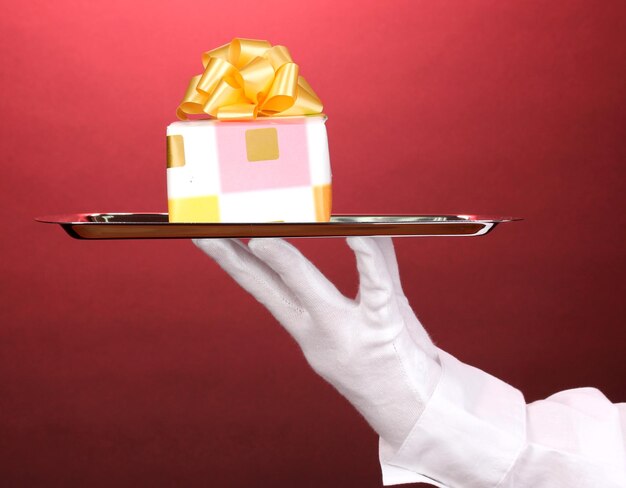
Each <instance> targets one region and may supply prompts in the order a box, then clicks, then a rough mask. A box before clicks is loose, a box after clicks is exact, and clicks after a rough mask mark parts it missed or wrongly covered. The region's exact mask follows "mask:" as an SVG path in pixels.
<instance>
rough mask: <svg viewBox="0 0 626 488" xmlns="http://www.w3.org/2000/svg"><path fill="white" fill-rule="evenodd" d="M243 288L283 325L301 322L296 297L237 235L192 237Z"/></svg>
mask: <svg viewBox="0 0 626 488" xmlns="http://www.w3.org/2000/svg"><path fill="white" fill-rule="evenodd" d="M193 242H194V244H195V245H196V246H198V247H199V248H200V249H201V250H202V251H204V252H205V253H206V254H207V255H208V256H210V257H212V258H213V259H214V260H215V261H216V262H217V263H218V264H219V265H220V267H221V268H222V269H223V270H224V271H226V272H227V273H228V274H229V275H230V276H231V277H232V278H233V279H234V280H235V281H236V282H237V283H238V284H239V285H240V286H241V287H242V288H243V289H244V290H246V291H247V292H248V293H250V294H251V295H252V296H254V297H255V298H256V299H257V300H258V301H259V302H261V303H262V304H263V305H265V306H266V307H267V309H268V310H269V311H270V312H271V313H272V315H274V317H276V319H277V320H278V321H279V322H280V323H281V324H283V326H285V327H286V328H289V327H290V326H292V324H294V323H295V324H297V326H302V324H301V322H302V316H303V315H304V314H305V312H304V309H303V308H302V305H301V304H300V302H299V301H298V299H297V297H296V296H295V295H294V294H293V293H291V291H290V290H289V288H287V287H286V286H285V284H284V283H283V282H282V280H281V279H280V277H279V276H278V275H277V274H276V273H275V272H274V271H273V270H272V269H271V268H270V267H269V266H267V265H266V264H265V263H263V262H262V261H261V260H260V259H258V258H257V257H256V256H254V254H252V253H251V252H250V251H249V250H248V248H247V246H246V245H245V244H243V243H242V242H240V241H239V240H237V239H194V240H193Z"/></svg>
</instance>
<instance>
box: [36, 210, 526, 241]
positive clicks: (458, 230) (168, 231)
mask: <svg viewBox="0 0 626 488" xmlns="http://www.w3.org/2000/svg"><path fill="white" fill-rule="evenodd" d="M36 220H37V221H38V222H44V223H50V224H59V225H61V227H63V229H64V230H65V231H66V232H67V233H68V234H69V235H70V236H72V237H74V238H76V239H191V238H231V237H233V238H234V237H236V238H249V237H345V236H414V237H435V236H437V237H450V236H465V237H472V236H481V235H485V234H487V233H488V232H489V231H491V230H492V229H493V228H494V227H495V226H496V225H497V224H500V223H502V222H510V221H513V220H519V219H515V218H511V217H486V216H477V215H334V216H333V217H332V218H331V221H330V222H303V223H282V222H272V223H177V222H176V223H171V222H168V221H167V214H166V213H79V214H67V215H53V216H47V217H38V218H36Z"/></svg>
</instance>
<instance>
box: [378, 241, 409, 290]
mask: <svg viewBox="0 0 626 488" xmlns="http://www.w3.org/2000/svg"><path fill="white" fill-rule="evenodd" d="M374 242H375V243H376V244H378V247H380V250H381V252H382V254H383V257H384V258H385V263H387V271H388V272H389V276H390V277H391V282H392V283H393V288H394V290H395V292H396V294H398V295H402V296H404V292H403V291H402V284H401V283H400V270H399V269H398V259H397V258H396V251H395V249H394V246H393V241H392V240H391V237H376V238H375V241H374Z"/></svg>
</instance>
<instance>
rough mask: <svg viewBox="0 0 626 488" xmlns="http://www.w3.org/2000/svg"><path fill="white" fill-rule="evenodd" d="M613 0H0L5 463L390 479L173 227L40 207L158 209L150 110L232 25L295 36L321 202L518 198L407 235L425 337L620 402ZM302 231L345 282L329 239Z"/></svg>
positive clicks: (72, 478)
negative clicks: (114, 238)
mask: <svg viewBox="0 0 626 488" xmlns="http://www.w3.org/2000/svg"><path fill="white" fill-rule="evenodd" d="M623 5H624V4H623V3H622V2H620V1H615V2H611V1H603V2H593V1H591V0H590V1H573V0H563V1H554V0H552V1H535V2H524V1H510V2H500V1H471V2H467V1H457V2H449V1H439V2H420V1H406V2H375V1H362V0H361V1H358V2H339V1H336V0H335V1H319V0H318V1H315V2H306V3H304V2H295V1H292V2H278V1H274V2H249V1H247V2H241V1H240V2H223V4H222V5H220V4H218V3H209V2H200V1H179V2H155V1H142V2H139V1H136V2H128V1H120V0H110V1H107V2H72V1H67V0H60V1H56V2H47V1H41V2H33V1H29V2H10V3H9V2H5V3H4V4H3V5H2V9H3V15H2V17H0V26H1V34H0V35H1V36H2V43H1V46H0V50H1V58H0V59H2V68H1V70H2V71H1V72H2V78H1V80H2V81H1V83H2V85H1V86H2V92H1V95H0V96H1V99H0V104H1V105H0V107H1V113H2V119H1V121H0V124H1V127H2V130H1V132H0V138H1V144H2V155H3V157H4V164H3V168H4V170H3V175H2V178H0V189H1V191H2V205H1V208H0V213H1V220H0V222H1V223H2V225H3V228H2V232H1V234H0V235H1V237H0V239H1V241H0V245H1V247H2V249H1V251H2V253H1V256H2V259H1V261H0V266H1V268H0V270H1V276H2V278H1V280H2V281H1V286H2V290H1V298H0V322H1V326H0V479H2V480H3V481H2V484H3V486H46V487H53V486H54V487H56V486H64V487H67V486H92V487H97V486H137V485H143V486H208V485H211V486H359V487H375V486H379V484H380V481H379V476H380V474H379V468H378V464H377V446H376V436H375V434H374V433H373V432H372V431H371V430H370V429H369V428H368V426H367V425H366V423H365V422H364V421H363V420H362V419H361V418H360V417H359V416H358V415H356V414H355V412H354V411H353V410H352V408H351V407H350V405H349V404H348V403H347V402H346V401H344V400H343V399H342V398H341V397H340V396H339V395H337V394H336V393H335V392H334V390H333V389H332V388H331V387H330V386H328V385H326V384H325V383H324V382H323V381H322V380H321V379H319V378H318V377H316V376H315V374H314V373H313V372H312V371H311V370H309V368H308V366H307V365H306V363H305V361H304V359H303V358H302V356H301V353H300V351H299V350H298V349H297V347H296V346H295V344H294V343H292V341H291V339H290V338H289V337H288V336H287V334H286V333H285V332H284V331H283V330H282V329H281V328H280V327H279V326H278V325H277V324H276V323H275V322H274V321H273V320H272V318H271V317H270V315H269V314H268V313H267V312H266V311H265V310H264V309H263V308H262V307H261V306H260V305H259V304H258V303H256V302H255V301H254V300H252V299H251V298H250V297H248V296H247V295H246V294H245V293H244V292H243V291H242V290H240V289H239V288H238V287H237V286H236V285H235V284H234V283H233V282H231V280H230V279H229V278H228V277H227V276H226V275H225V274H224V273H222V272H221V271H220V270H219V269H218V268H217V266H216V265H215V264H214V263H212V262H211V261H210V260H209V259H207V258H206V257H205V256H204V255H202V254H201V253H200V252H199V251H198V250H196V248H195V247H194V246H193V245H192V244H191V243H190V242H188V241H143V242H141V241H126V242H121V241H120V242H86V241H77V240H72V239H70V238H68V237H67V236H66V235H65V234H64V233H63V232H62V231H61V230H60V229H59V228H56V227H54V226H51V225H43V224H38V223H35V222H34V221H33V217H35V216H37V215H42V214H52V213H65V212H68V213H69V212H79V211H96V212H106V211H142V210H147V211H163V210H165V208H166V194H165V162H164V154H165V126H166V125H167V124H168V123H170V122H171V121H173V120H174V118H175V116H174V112H175V108H176V105H177V103H178V101H179V99H180V97H181V96H182V93H183V91H184V89H185V87H186V85H187V82H188V79H189V77H191V76H192V75H194V74H196V73H197V72H198V71H199V69H200V66H201V65H200V54H201V52H202V51H204V50H207V49H209V48H213V47H215V46H218V45H220V44H223V43H225V42H228V41H229V40H230V39H231V38H232V37H235V36H242V37H252V38H262V39H268V40H270V41H271V42H273V43H275V44H284V45H286V46H288V47H289V48H290V50H291V52H292V54H293V56H294V58H295V60H296V61H297V62H298V63H299V64H300V65H301V67H302V73H303V74H304V75H305V77H306V78H307V80H308V81H309V82H310V83H311V85H312V86H313V87H314V88H315V90H316V91H317V92H318V94H319V95H320V97H321V98H322V100H323V101H324V103H325V107H326V108H325V111H326V113H327V114H328V115H329V120H328V131H329V138H330V146H331V157H332V164H333V175H334V192H335V193H334V201H335V206H334V211H335V213H448V212H460V213H490V214H502V215H515V216H520V217H524V218H525V219H526V220H525V221H523V222H518V223H512V224H507V225H504V226H502V227H500V228H499V229H497V230H496V231H495V232H494V233H493V234H490V235H488V236H486V237H482V238H459V239H401V240H398V241H397V244H396V247H397V251H398V256H399V261H400V267H401V271H402V275H403V281H404V283H405V288H406V292H407V295H408V296H409V297H410V300H411V302H412V303H413V305H414V307H415V309H416V311H417V313H418V315H419V316H420V318H421V319H422V322H423V323H424V324H426V326H427V328H428V330H429V331H430V332H431V334H432V336H433V338H434V340H435V341H436V342H437V343H438V344H439V346H441V347H442V348H444V349H446V350H448V351H449V352H451V353H452V354H455V355H456V356H458V357H459V358H460V359H462V360H463V361H465V362H468V363H471V364H474V365H476V366H478V367H480V368H483V369H485V370H487V371H489V372H491V373H492V374H495V375H497V376H499V377H500V378H502V379H504V380H506V381H508V382H510V383H512V384H513V385H515V386H517V387H519V388H521V389H522V390H523V391H524V393H525V394H526V396H527V399H528V400H529V401H531V400H535V399H538V398H541V397H545V396H547V395H549V394H550V393H553V392H555V391H557V390H561V389H565V388H571V387H576V386H586V385H593V386H597V387H599V388H600V389H602V390H603V391H604V392H605V393H606V394H607V396H608V397H609V398H610V399H611V400H613V401H625V400H626V384H625V381H624V377H625V373H626V365H625V364H624V356H625V352H626V346H625V344H626V334H625V332H624V320H623V317H624V312H625V305H624V303H625V301H624V296H626V286H625V285H626V280H625V279H624V274H625V272H626V260H625V255H624V251H623V248H624V239H625V238H626V232H625V228H626V227H625V224H626V218H625V217H624V203H625V197H624V194H625V192H624V177H625V176H626V171H625V169H624V157H625V155H626V154H625V152H626V151H625V148H626V144H625V135H626V134H625V122H626V121H625V117H626V115H625V114H626V111H625V108H626V106H625V105H626V104H625V98H626V83H625V81H624V80H625V75H626V68H625V66H626V65H625V62H624V61H625V60H626V34H625V32H626V30H625V29H624V23H625V20H626V19H625V13H626V12H625V9H624V7H623ZM297 244H298V245H299V246H300V247H301V248H302V249H303V251H304V252H305V253H307V254H308V255H309V256H311V258H312V259H313V260H314V261H315V262H316V263H318V264H319V266H320V267H321V269H322V270H323V271H324V272H326V273H327V274H328V275H329V276H330V277H331V278H332V279H333V280H335V281H336V282H337V283H338V284H339V286H340V288H341V289H343V290H345V291H346V293H354V292H355V290H356V273H355V271H354V262H353V258H352V256H351V253H350V252H349V250H347V248H346V246H345V244H344V243H343V242H342V240H340V239H337V240H316V241H299V242H297Z"/></svg>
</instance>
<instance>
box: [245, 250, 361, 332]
mask: <svg viewBox="0 0 626 488" xmlns="http://www.w3.org/2000/svg"><path fill="white" fill-rule="evenodd" d="M248 246H249V247H250V249H251V250H252V252H253V253H254V254H255V255H256V256H257V257H259V258H260V259H262V260H263V261H264V262H265V263H267V265H268V266H270V267H271V268H272V269H273V270H274V271H276V273H278V274H279V275H280V277H281V278H282V280H283V282H284V283H285V284H286V285H287V286H288V287H289V289H290V290H291V291H292V292H293V294H294V295H295V296H296V297H297V298H298V301H299V302H300V303H301V304H302V305H303V306H304V308H305V309H306V310H307V311H308V312H309V313H310V314H311V316H313V318H315V319H317V322H321V323H326V322H328V321H329V320H330V319H332V314H333V312H334V311H336V310H337V309H338V308H341V307H343V306H348V304H350V303H351V301H350V300H348V299H347V298H346V297H345V296H344V295H342V294H341V292H339V290H337V288H336V287H335V285H333V284H332V283H331V282H330V281H329V280H328V279H327V278H326V277H325V276H324V275H323V274H322V273H321V272H320V271H319V270H318V269H317V268H316V267H315V266H314V265H313V263H311V262H310V261H309V260H308V259H307V258H305V257H304V256H303V255H302V254H301V253H300V251H298V250H297V249H296V248H295V247H294V246H292V245H291V244H289V243H287V242H285V241H283V240H282V239H252V240H251V241H250V243H249V244H248ZM320 325H321V324H320Z"/></svg>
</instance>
